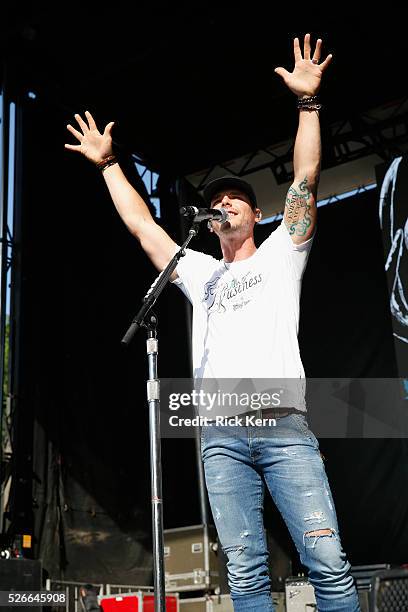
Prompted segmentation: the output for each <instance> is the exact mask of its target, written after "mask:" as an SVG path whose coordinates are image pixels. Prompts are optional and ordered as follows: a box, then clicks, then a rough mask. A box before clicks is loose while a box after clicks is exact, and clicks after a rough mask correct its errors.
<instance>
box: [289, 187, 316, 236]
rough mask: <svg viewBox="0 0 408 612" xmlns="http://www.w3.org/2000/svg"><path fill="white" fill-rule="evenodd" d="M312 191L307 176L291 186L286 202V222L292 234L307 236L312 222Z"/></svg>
mask: <svg viewBox="0 0 408 612" xmlns="http://www.w3.org/2000/svg"><path fill="white" fill-rule="evenodd" d="M311 198H312V192H311V190H310V187H309V185H308V182H307V176H305V178H304V179H303V181H301V182H300V183H299V185H298V188H297V189H295V188H294V187H290V189H289V191H288V194H287V196H286V203H285V223H286V226H287V228H288V230H289V234H290V235H291V236H293V235H295V236H305V235H306V232H307V230H308V229H309V227H310V226H311V224H312V216H311V214H310V209H311Z"/></svg>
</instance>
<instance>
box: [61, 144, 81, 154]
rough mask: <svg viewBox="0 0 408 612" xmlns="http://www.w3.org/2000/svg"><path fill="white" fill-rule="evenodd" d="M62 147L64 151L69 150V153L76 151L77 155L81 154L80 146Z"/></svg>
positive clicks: (68, 145)
mask: <svg viewBox="0 0 408 612" xmlns="http://www.w3.org/2000/svg"><path fill="white" fill-rule="evenodd" d="M64 147H65V148H66V149H69V150H70V151H77V152H78V153H80V152H81V145H70V144H65V145H64Z"/></svg>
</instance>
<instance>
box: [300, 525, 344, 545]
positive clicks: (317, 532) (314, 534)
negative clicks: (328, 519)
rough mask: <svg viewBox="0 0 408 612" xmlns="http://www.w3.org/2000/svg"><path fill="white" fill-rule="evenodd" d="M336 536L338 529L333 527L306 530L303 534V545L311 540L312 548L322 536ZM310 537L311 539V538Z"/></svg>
mask: <svg viewBox="0 0 408 612" xmlns="http://www.w3.org/2000/svg"><path fill="white" fill-rule="evenodd" d="M335 536H336V531H335V530H334V529H332V528H331V527H328V528H326V529H314V530H313V531H306V532H305V533H304V534H303V545H304V546H306V542H308V547H309V542H311V546H310V548H315V546H316V544H317V542H318V540H319V539H320V538H333V537H335ZM309 538H310V539H309Z"/></svg>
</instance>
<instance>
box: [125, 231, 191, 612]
mask: <svg viewBox="0 0 408 612" xmlns="http://www.w3.org/2000/svg"><path fill="white" fill-rule="evenodd" d="M194 221H195V220H194ZM198 228H199V224H198V223H196V222H193V225H192V227H191V228H190V230H189V232H188V237H187V239H186V240H185V242H184V244H183V245H182V247H181V248H180V250H179V251H177V253H176V254H175V255H174V257H173V258H172V259H171V261H170V262H169V263H168V265H167V266H166V268H165V269H164V270H163V271H162V272H160V274H159V276H158V277H157V278H156V280H155V281H154V282H153V284H152V285H151V287H150V289H149V291H148V292H147V294H146V295H145V297H144V298H143V306H142V307H141V308H140V310H139V312H138V313H137V314H136V316H135V318H134V319H133V321H132V323H131V325H130V327H129V329H128V330H127V332H126V334H125V335H124V337H123V339H122V344H125V345H127V344H129V343H130V341H131V340H132V338H133V336H134V335H135V333H136V332H137V331H138V329H139V328H140V327H144V328H145V329H146V330H147V341H146V348H147V359H148V366H149V378H148V380H147V401H148V404H149V439H150V466H151V495H152V502H151V503H152V523H153V575H154V612H165V610H166V595H165V582H164V550H163V500H162V466H161V445H160V410H159V408H160V380H159V379H158V378H157V360H158V339H157V322H158V320H157V316H156V315H155V314H154V313H153V311H152V310H151V309H152V307H153V306H154V304H155V303H156V300H157V298H158V297H159V295H160V294H161V292H162V291H163V289H164V287H165V286H166V285H167V283H168V281H169V279H170V276H171V275H172V273H173V271H174V270H175V268H176V266H177V264H178V262H179V260H180V259H181V257H183V256H184V255H185V249H186V248H187V245H188V244H189V243H190V241H191V240H192V239H193V238H194V236H197V234H198ZM148 315H149V316H148Z"/></svg>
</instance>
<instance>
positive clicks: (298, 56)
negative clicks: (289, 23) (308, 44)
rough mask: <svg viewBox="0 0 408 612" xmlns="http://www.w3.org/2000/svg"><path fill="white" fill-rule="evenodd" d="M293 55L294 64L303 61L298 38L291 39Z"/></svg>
mask: <svg viewBox="0 0 408 612" xmlns="http://www.w3.org/2000/svg"><path fill="white" fill-rule="evenodd" d="M293 53H294V56H295V63H296V62H300V60H301V59H303V58H302V52H301V50H300V44H299V39H298V38H294V39H293Z"/></svg>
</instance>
